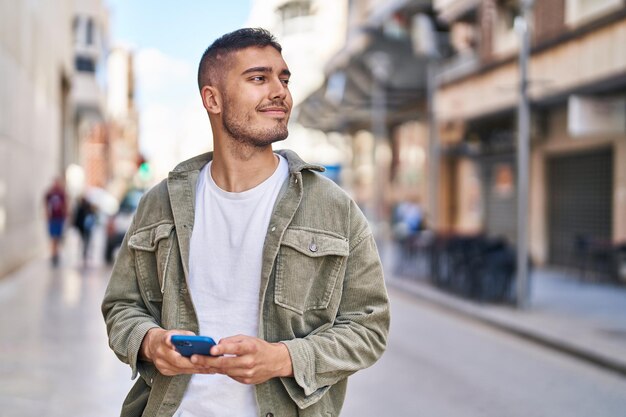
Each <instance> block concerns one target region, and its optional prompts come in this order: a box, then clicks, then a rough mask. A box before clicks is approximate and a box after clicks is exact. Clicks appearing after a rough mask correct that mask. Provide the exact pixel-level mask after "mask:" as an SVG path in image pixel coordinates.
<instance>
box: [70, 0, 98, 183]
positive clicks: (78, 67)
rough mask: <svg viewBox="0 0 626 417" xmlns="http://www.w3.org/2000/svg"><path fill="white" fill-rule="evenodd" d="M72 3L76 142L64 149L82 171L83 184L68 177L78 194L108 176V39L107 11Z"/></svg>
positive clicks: (92, 0) (91, 2)
mask: <svg viewBox="0 0 626 417" xmlns="http://www.w3.org/2000/svg"><path fill="white" fill-rule="evenodd" d="M74 4H75V6H74V7H75V11H74V17H73V24H72V28H73V35H74V70H75V73H74V77H73V86H72V99H73V104H74V109H73V112H74V114H73V120H74V128H75V129H76V132H75V136H76V138H77V140H75V141H73V143H72V144H70V145H69V146H67V147H66V153H67V156H66V157H67V160H76V161H78V166H79V167H81V168H83V169H84V184H81V183H78V181H77V183H73V182H74V181H75V180H74V178H72V177H70V178H69V182H70V183H69V184H68V186H69V187H70V191H75V192H80V190H81V189H83V188H84V187H85V186H93V187H100V188H102V187H104V186H105V185H106V183H107V179H108V176H109V169H108V168H109V167H108V159H107V155H108V153H109V149H108V145H109V144H108V131H107V128H106V92H107V65H106V59H107V55H108V49H109V45H108V39H109V36H108V11H107V9H106V8H105V7H104V4H103V2H102V0H80V1H77V2H75V3H74ZM72 145H74V146H72Z"/></svg>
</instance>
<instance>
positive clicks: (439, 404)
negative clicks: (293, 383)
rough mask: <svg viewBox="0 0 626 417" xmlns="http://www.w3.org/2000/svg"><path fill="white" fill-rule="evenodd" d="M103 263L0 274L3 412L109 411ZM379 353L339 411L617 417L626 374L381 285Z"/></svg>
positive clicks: (27, 415) (37, 266)
mask: <svg viewBox="0 0 626 417" xmlns="http://www.w3.org/2000/svg"><path fill="white" fill-rule="evenodd" d="M109 271H110V270H109V269H108V268H107V267H105V266H103V265H102V263H101V262H98V261H94V262H92V263H91V265H88V266H86V267H83V266H81V263H80V261H78V260H77V259H71V257H69V258H68V257H67V256H66V258H65V259H64V263H63V265H62V266H61V267H60V268H59V269H56V270H53V269H51V268H50V267H49V265H48V262H47V261H46V260H44V259H41V260H38V261H35V262H33V263H31V264H29V265H27V266H26V267H24V268H22V269H21V270H19V271H17V272H16V273H14V274H11V275H9V276H8V277H7V278H6V279H4V280H2V281H0V317H1V319H0V335H1V336H0V354H2V357H3V360H2V362H1V365H0V417H40V416H46V417H67V416H70V415H72V416H80V417H110V416H115V415H118V413H119V408H120V404H121V402H122V400H123V398H124V396H125V394H126V392H127V390H128V389H129V388H130V386H131V384H132V381H130V370H129V368H128V367H127V366H126V365H123V364H121V363H120V362H119V361H118V360H117V358H116V357H115V355H114V354H113V353H112V352H111V351H110V350H109V348H108V345H107V339H106V334H105V327H104V323H103V320H102V317H101V314H100V301H101V298H102V295H103V292H104V289H105V286H106V282H107V279H108V274H109ZM390 295H391V299H392V331H391V336H390V341H389V347H388V350H387V352H386V354H385V355H384V357H383V358H382V359H381V360H380V361H379V362H378V363H377V364H376V365H374V366H373V367H372V368H370V369H368V370H365V371H362V372H360V373H357V374H356V375H354V376H353V377H352V378H351V380H350V384H349V390H348V397H347V400H346V404H345V407H344V412H343V413H342V416H347V417H356V416H361V417H363V416H365V417H367V416H429V417H430V416H442V417H445V416H462V417H473V416H480V417H489V416H494V417H496V416H497V417H503V416H512V417H514V416H525V417H527V416H550V417H558V416H564V417H565V416H567V417H576V416H581V417H582V416H585V417H588V416H606V417H618V416H626V411H624V410H626V379H625V378H622V377H620V376H618V375H615V374H612V373H610V372H607V371H604V370H601V369H598V368H595V367H593V366H591V365H588V364H586V363H583V362H580V361H577V360H575V359H572V358H570V357H569V356H565V355H562V354H560V353H557V352H555V351H552V350H548V349H546V348H543V347H541V346H538V345H534V344H532V343H529V342H527V341H524V340H521V339H519V338H516V337H513V336H510V335H508V334H506V333H503V332H501V331H497V330H494V329H491V328H489V327H487V326H485V325H483V324H478V323H476V322H474V321H471V320H467V319H464V318H462V317H459V316H457V315H453V314H451V313H448V312H445V311H442V310H440V309H438V308H436V307H432V306H430V305H428V304H423V303H421V302H418V301H417V300H416V299H414V298H412V297H411V296H408V295H404V294H402V293H400V292H399V291H397V290H393V289H390Z"/></svg>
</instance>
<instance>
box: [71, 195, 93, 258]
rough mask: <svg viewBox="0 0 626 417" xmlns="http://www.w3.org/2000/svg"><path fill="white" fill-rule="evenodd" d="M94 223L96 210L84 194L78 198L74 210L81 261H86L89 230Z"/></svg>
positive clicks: (89, 236)
mask: <svg viewBox="0 0 626 417" xmlns="http://www.w3.org/2000/svg"><path fill="white" fill-rule="evenodd" d="M95 223H96V210H95V208H94V206H93V205H92V204H91V203H90V202H89V200H87V198H85V197H84V196H83V197H81V198H80V200H78V204H77V205H76V209H75V210H74V227H76V229H77V230H78V232H79V234H80V238H81V242H82V254H83V262H85V263H86V262H87V256H88V254H89V244H90V242H91V232H92V230H93V227H94V225H95Z"/></svg>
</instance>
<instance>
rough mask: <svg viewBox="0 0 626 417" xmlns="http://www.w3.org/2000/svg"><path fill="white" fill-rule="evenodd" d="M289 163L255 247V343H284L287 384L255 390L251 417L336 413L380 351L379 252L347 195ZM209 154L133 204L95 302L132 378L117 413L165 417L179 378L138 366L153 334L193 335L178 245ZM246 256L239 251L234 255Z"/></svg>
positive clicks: (184, 379)
mask: <svg viewBox="0 0 626 417" xmlns="http://www.w3.org/2000/svg"><path fill="white" fill-rule="evenodd" d="M278 153H280V154H281V155H283V156H284V157H285V158H286V159H287V161H288V165H289V178H288V180H287V181H285V185H284V186H283V188H282V190H281V193H280V195H279V197H278V199H277V201H276V204H275V207H274V210H273V213H272V217H271V219H270V225H269V228H268V231H267V236H266V238H265V244H264V248H263V264H262V277H261V290H260V293H259V299H260V315H259V317H260V319H259V320H260V321H259V334H258V335H257V336H258V337H259V338H262V339H264V340H267V341H268V342H278V341H282V342H284V343H285V344H286V345H287V348H288V350H289V354H290V355H291V359H292V363H293V371H294V377H292V378H274V379H270V380H269V381H267V382H265V383H262V384H259V385H256V387H255V390H256V398H257V405H258V415H259V416H263V417H267V416H274V417H291V416H305V417H308V416H310V417H312V416H316V417H318V416H337V415H339V412H340V411H341V407H342V405H343V402H344V398H345V393H346V384H347V377H348V376H350V375H351V374H353V373H354V372H356V371H358V370H360V369H363V368H366V367H368V366H370V365H372V364H373V363H374V362H376V360H378V358H379V357H380V356H381V355H382V353H383V351H384V350H385V347H386V342H387V334H388V329H389V319H390V317H389V302H388V297H387V292H386V289H385V284H384V278H383V272H382V267H381V263H380V258H379V256H378V251H377V249H376V245H375V242H374V238H373V236H372V233H371V230H370V228H369V226H368V223H367V220H366V219H365V217H364V215H363V214H362V212H361V211H360V210H359V208H358V207H357V205H356V204H355V203H354V201H353V200H352V199H350V197H348V196H347V194H346V193H345V192H344V191H343V190H341V188H339V187H338V186H336V185H335V184H334V183H333V182H332V181H330V180H328V179H327V178H325V177H324V176H322V175H320V174H319V173H318V172H315V171H321V170H323V168H322V167H320V166H316V165H310V164H307V163H305V162H303V161H302V160H301V159H300V158H299V157H298V156H297V155H296V154H295V153H294V152H291V151H279V152H278ZM211 158H212V155H211V154H210V153H209V154H204V155H200V156H198V157H195V158H193V159H190V160H188V161H186V162H183V163H181V164H180V165H178V166H177V167H176V168H175V169H174V170H173V171H172V172H171V173H170V174H169V176H168V179H167V180H164V181H163V182H161V183H160V184H158V185H156V186H155V187H154V188H152V189H151V190H150V191H149V192H147V193H146V195H145V196H144V197H143V198H142V200H141V202H140V204H139V207H138V209H137V213H136V214H135V217H134V220H133V223H132V225H131V227H130V229H129V231H128V233H127V234H126V237H125V238H124V242H123V243H122V247H121V249H120V253H119V255H118V258H117V260H116V262H115V266H114V267H113V271H112V274H111V279H110V282H109V285H108V287H107V290H106V294H105V296H104V301H103V303H102V312H103V315H104V319H105V322H106V325H107V331H108V334H109V344H110V346H111V348H112V349H113V351H114V352H115V354H116V355H117V356H118V357H119V358H120V360H122V361H123V362H125V363H127V364H129V365H130V367H131V368H132V378H135V377H136V376H137V374H139V375H140V378H139V379H138V380H137V382H136V383H135V385H134V386H133V388H132V389H131V391H130V392H129V394H128V396H127V397H126V400H125V401H124V404H123V406H122V411H121V416H122V417H131V416H132V417H134V416H146V417H152V416H158V417H161V416H163V417H165V416H172V415H173V414H174V412H175V411H176V409H177V408H178V406H179V404H180V401H181V399H182V397H183V394H184V392H185V389H186V387H187V384H188V382H189V379H190V376H189V375H179V376H174V377H169V376H164V375H162V374H160V373H159V372H158V371H157V370H156V368H155V367H154V366H153V365H152V364H151V363H147V362H144V361H141V360H139V359H138V353H139V348H140V346H141V342H142V340H143V338H144V336H145V334H146V332H147V331H148V330H149V329H151V328H153V327H161V328H164V329H184V330H190V331H192V332H195V333H198V319H197V316H196V313H195V310H194V306H193V303H192V300H191V296H190V294H189V291H188V285H187V275H188V264H189V242H190V238H191V233H192V229H193V223H194V203H195V190H196V182H197V179H198V175H199V172H200V170H201V169H202V167H203V166H204V165H205V164H207V163H208V162H209V160H210V159H211ZM242 256H245V254H242Z"/></svg>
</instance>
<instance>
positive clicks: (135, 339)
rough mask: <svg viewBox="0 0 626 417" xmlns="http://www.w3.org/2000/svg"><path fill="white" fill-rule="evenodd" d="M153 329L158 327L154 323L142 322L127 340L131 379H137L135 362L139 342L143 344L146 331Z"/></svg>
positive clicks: (139, 345) (137, 356)
mask: <svg viewBox="0 0 626 417" xmlns="http://www.w3.org/2000/svg"><path fill="white" fill-rule="evenodd" d="M155 327H159V326H158V325H157V324H156V323H154V322H144V323H140V324H138V325H137V326H135V328H134V329H133V331H132V332H131V333H130V337H129V338H128V351H127V355H128V356H127V357H128V364H129V365H130V369H131V370H132V375H131V377H130V378H131V379H135V378H137V373H138V369H137V362H138V360H139V349H141V342H143V338H144V337H145V336H146V333H148V330H150V329H153V328H155Z"/></svg>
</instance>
